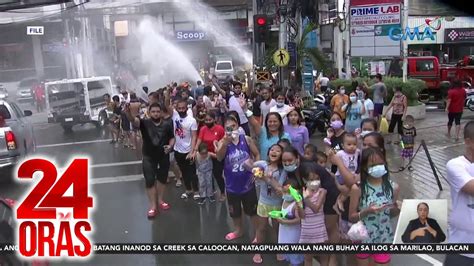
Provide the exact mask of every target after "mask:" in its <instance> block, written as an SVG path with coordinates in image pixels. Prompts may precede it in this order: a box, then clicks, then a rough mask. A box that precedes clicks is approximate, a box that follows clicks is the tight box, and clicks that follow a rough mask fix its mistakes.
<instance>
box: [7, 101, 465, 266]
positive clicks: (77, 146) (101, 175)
mask: <svg viewBox="0 0 474 266" xmlns="http://www.w3.org/2000/svg"><path fill="white" fill-rule="evenodd" d="M473 118H474V113H473V114H471V113H470V111H468V110H466V115H465V119H464V120H465V121H467V120H469V119H473ZM31 119H32V120H34V122H33V123H34V128H35V135H36V140H37V145H38V149H37V153H38V154H44V155H47V156H48V157H51V158H53V159H55V160H57V161H58V162H59V163H60V164H62V163H64V162H65V161H67V160H69V159H70V158H71V156H72V155H73V154H84V155H87V156H90V157H91V159H92V171H91V172H92V176H91V178H92V181H91V182H92V184H93V186H92V188H93V193H94V194H95V196H96V201H95V212H94V213H93V219H94V224H95V235H94V241H95V242H102V243H104V242H110V243H133V242H136V243H150V242H153V243H191V242H193V243H196V242H199V243H223V242H225V240H224V236H225V234H226V233H227V232H229V231H230V230H231V229H232V228H231V220H230V218H229V216H228V213H227V206H226V203H219V202H216V203H213V204H209V203H207V205H204V206H203V207H200V206H199V205H197V204H196V203H195V202H194V201H193V200H187V201H183V200H181V199H179V195H180V194H181V193H182V191H183V188H179V189H177V188H175V186H174V183H172V184H170V185H168V190H167V192H166V196H165V199H166V200H167V201H168V202H169V203H170V205H171V209H170V210H168V211H163V212H160V213H159V215H158V216H157V217H156V219H154V220H151V221H149V220H147V218H146V216H145V214H146V210H147V207H148V206H147V199H146V196H145V194H144V189H143V188H144V181H143V178H142V175H141V164H140V161H139V158H138V157H137V155H136V153H134V152H139V151H131V150H130V149H124V148H122V147H119V148H114V147H113V145H111V144H109V143H108V142H109V139H108V136H106V135H105V133H104V132H101V131H98V130H96V129H95V127H94V126H92V125H86V126H83V127H80V126H78V127H75V128H74V132H73V133H71V134H65V133H63V130H62V129H61V127H60V126H59V125H55V124H47V123H45V122H44V121H45V115H44V114H35V115H34V116H32V117H31ZM445 121H446V115H445V113H444V112H441V111H437V110H434V111H431V112H428V113H427V118H426V119H425V120H421V121H419V123H418V124H417V128H418V142H419V141H421V139H425V141H426V143H427V145H428V148H429V150H430V154H431V157H432V158H433V161H434V163H435V164H436V165H437V167H438V168H439V169H440V170H441V172H442V173H443V174H444V173H445V170H444V167H445V163H446V161H447V160H449V159H450V158H453V157H454V156H458V155H460V154H462V142H458V143H456V142H454V140H448V139H447V138H446V137H445V136H444V134H445V127H444V125H445ZM312 142H313V143H316V144H318V143H320V139H319V137H318V136H315V137H314V138H313V140H312ZM388 147H390V146H388ZM398 154H399V151H398V148H395V147H390V148H389V158H390V160H391V164H390V166H391V168H392V169H398V162H397V159H396V158H397V157H399V156H398ZM413 166H414V168H415V171H414V172H413V173H412V174H408V172H403V173H397V174H393V175H392V177H393V179H394V181H395V182H398V183H399V184H400V185H401V197H402V198H405V199H409V198H418V199H436V198H439V199H447V198H449V186H448V184H447V183H446V181H445V180H443V178H441V183H442V186H443V191H441V192H440V191H438V187H437V185H436V181H435V179H434V177H433V174H432V172H431V168H430V167H429V164H428V163H427V160H426V156H425V154H424V152H423V150H421V151H420V153H419V154H418V155H417V157H416V158H415V160H414V164H413ZM24 189H25V187H22V186H19V185H18V184H2V185H1V186H0V195H2V196H6V197H11V198H14V199H15V198H17V197H18V196H19V195H20V193H21V192H22V191H24ZM393 223H394V225H395V224H396V221H395V220H394V221H393ZM248 224H249V223H248V221H247V223H246V225H247V228H248ZM251 238H253V235H248V234H247V235H245V236H244V237H243V238H242V239H240V240H239V241H241V242H243V243H248V242H250V241H251V240H250V239H251ZM392 261H393V263H392V265H442V264H440V262H442V261H443V256H442V255H433V256H428V255H421V257H420V256H418V255H403V256H402V255H395V256H393V260H392ZM251 263H252V257H251V256H246V255H212V256H211V255H156V256H154V255H114V256H111V255H110V256H109V255H107V256H105V255H102V256H95V257H94V258H93V260H92V261H91V262H89V263H87V264H94V265H119V264H120V265H151V264H156V265H215V264H222V265H242V264H251ZM275 263H277V261H276V259H275V257H274V256H272V255H265V256H264V265H275ZM59 264H60V263H59ZM68 265H69V264H68ZM277 265H284V264H277Z"/></svg>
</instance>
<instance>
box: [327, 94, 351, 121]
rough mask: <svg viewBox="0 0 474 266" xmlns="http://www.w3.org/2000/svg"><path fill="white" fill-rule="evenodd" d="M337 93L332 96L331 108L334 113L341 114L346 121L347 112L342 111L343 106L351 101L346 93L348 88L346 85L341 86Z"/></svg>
mask: <svg viewBox="0 0 474 266" xmlns="http://www.w3.org/2000/svg"><path fill="white" fill-rule="evenodd" d="M337 92H338V93H337V94H336V95H334V96H333V97H332V98H331V110H332V111H333V112H334V113H339V114H341V120H342V122H343V123H344V120H345V119H346V113H345V112H343V111H342V107H343V106H344V105H346V104H348V103H349V97H348V96H347V95H346V90H345V89H344V86H339V88H337Z"/></svg>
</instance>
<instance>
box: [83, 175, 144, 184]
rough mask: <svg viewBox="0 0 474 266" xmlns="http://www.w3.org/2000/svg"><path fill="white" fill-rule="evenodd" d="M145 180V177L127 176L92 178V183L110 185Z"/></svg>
mask: <svg viewBox="0 0 474 266" xmlns="http://www.w3.org/2000/svg"><path fill="white" fill-rule="evenodd" d="M139 180H143V175H125V176H112V177H98V178H92V179H91V180H90V183H91V184H93V185H95V184H110V183H120V182H131V181H139Z"/></svg>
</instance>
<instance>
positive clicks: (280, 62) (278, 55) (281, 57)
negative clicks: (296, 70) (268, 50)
mask: <svg viewBox="0 0 474 266" xmlns="http://www.w3.org/2000/svg"><path fill="white" fill-rule="evenodd" d="M273 62H275V64H276V65H277V66H279V67H285V66H287V65H288V63H289V62H290V54H289V53H288V51H286V50H285V49H278V50H277V51H276V52H275V53H274V54H273Z"/></svg>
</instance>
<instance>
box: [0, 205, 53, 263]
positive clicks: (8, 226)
mask: <svg viewBox="0 0 474 266" xmlns="http://www.w3.org/2000/svg"><path fill="white" fill-rule="evenodd" d="M14 206H15V201H14V200H12V199H5V198H0V243H13V240H14V232H15V230H14V228H15V225H14V223H15V221H14V215H13V207H14ZM0 265H2V266H13V265H15V266H16V265H31V266H48V265H49V263H47V262H44V261H32V262H31V263H26V262H24V261H21V260H20V259H19V258H18V256H16V254H0Z"/></svg>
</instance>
